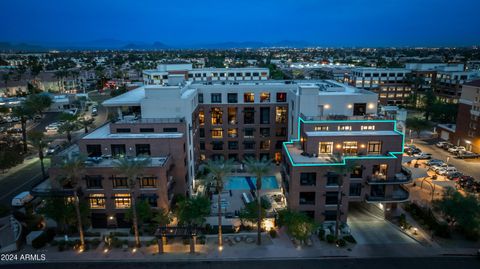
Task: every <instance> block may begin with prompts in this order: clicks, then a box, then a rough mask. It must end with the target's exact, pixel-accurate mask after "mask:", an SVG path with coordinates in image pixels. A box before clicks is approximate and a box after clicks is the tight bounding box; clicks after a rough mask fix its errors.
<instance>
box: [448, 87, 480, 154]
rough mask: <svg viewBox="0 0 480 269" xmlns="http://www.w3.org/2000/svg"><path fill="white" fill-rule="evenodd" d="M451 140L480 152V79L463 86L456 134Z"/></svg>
mask: <svg viewBox="0 0 480 269" xmlns="http://www.w3.org/2000/svg"><path fill="white" fill-rule="evenodd" d="M451 141H452V142H453V143H454V144H456V145H461V146H465V147H466V148H467V150H469V151H473V152H475V153H480V80H474V81H470V82H467V83H465V84H463V86H462V94H461V96H460V99H459V101H458V116H457V124H456V128H455V135H454V137H453V139H451Z"/></svg>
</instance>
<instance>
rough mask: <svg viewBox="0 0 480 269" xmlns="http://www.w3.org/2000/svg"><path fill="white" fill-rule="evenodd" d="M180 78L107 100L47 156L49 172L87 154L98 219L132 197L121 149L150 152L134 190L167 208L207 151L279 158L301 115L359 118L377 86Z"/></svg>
mask: <svg viewBox="0 0 480 269" xmlns="http://www.w3.org/2000/svg"><path fill="white" fill-rule="evenodd" d="M178 82H179V81H178V80H170V79H169V85H145V86H142V87H139V88H136V89H133V90H130V91H128V92H127V93H125V94H122V95H120V96H116V97H113V98H111V99H109V100H107V101H105V102H104V103H103V105H104V106H105V107H107V108H108V109H109V111H113V112H115V119H114V120H112V122H109V123H107V124H106V125H104V126H102V127H100V128H98V129H96V130H94V131H92V132H91V133H90V134H88V135H86V136H84V137H83V138H82V139H80V141H79V143H78V147H76V148H75V149H72V150H70V151H66V152H62V154H63V156H62V155H61V157H60V158H59V159H58V162H55V161H54V162H53V168H52V169H51V171H50V175H51V178H55V177H56V176H57V175H59V174H60V169H59V166H58V165H56V163H58V164H59V163H61V160H63V159H64V158H65V157H64V156H65V154H84V155H87V156H88V160H87V167H86V173H85V175H84V176H83V178H84V180H85V182H83V183H82V189H84V197H85V198H86V199H88V200H89V202H90V206H91V208H92V209H94V210H93V213H92V219H95V220H96V221H95V223H97V224H96V225H97V227H103V226H113V227H120V226H122V225H124V224H125V221H124V214H125V212H126V210H127V207H128V203H129V201H130V197H129V196H128V193H129V192H128V190H126V189H125V184H124V180H125V177H124V176H123V175H121V173H120V171H118V169H116V168H115V159H117V158H119V157H128V158H144V156H145V155H147V156H149V157H150V162H151V163H150V164H149V165H148V167H147V169H146V170H145V175H142V177H141V178H139V184H138V190H137V191H136V192H135V193H138V195H139V196H138V198H139V199H147V201H148V202H149V203H150V204H151V205H152V206H155V205H156V207H162V208H169V206H170V202H171V201H172V198H173V195H174V194H183V195H189V194H191V193H192V192H193V188H192V187H193V185H194V184H195V174H196V172H197V170H198V168H199V165H200V164H201V163H202V162H203V161H204V160H206V159H216V158H220V157H221V156H222V157H224V158H231V159H235V160H237V161H238V162H242V161H243V160H244V159H245V158H246V157H250V156H251V157H255V158H263V157H266V158H270V159H273V160H275V162H277V163H279V164H280V163H282V162H284V161H285V160H284V158H285V153H284V152H283V151H284V146H283V144H284V142H287V141H289V140H291V139H297V138H298V133H299V127H300V128H303V124H304V122H305V121H307V120H322V121H332V120H333V121H334V122H337V121H344V120H347V119H357V120H360V119H361V120H365V119H367V118H368V119H370V118H375V117H376V113H377V99H378V95H377V94H375V93H373V92H370V91H367V90H363V89H358V88H355V87H351V86H348V85H345V84H341V83H338V82H335V81H331V80H318V81H276V80H265V81H211V82H196V81H188V80H187V79H184V80H183V81H181V82H180V83H178ZM332 128H333V127H332ZM378 128H380V127H378ZM362 130H363V129H362ZM365 131H367V129H366V130H365ZM397 142H398V141H397V140H392V141H391V143H397ZM386 143H387V142H386ZM399 147H401V145H399ZM385 150H389V148H388V147H386V146H385ZM395 150H396V149H395ZM391 169H393V170H394V168H393V166H392V168H391ZM395 169H396V168H395ZM393 170H392V171H393ZM395 171H396V170H395ZM387 190H388V189H387ZM292 193H293V192H292ZM292 195H293V194H292ZM117 198H118V199H117ZM292 199H293V198H292ZM92 201H93V202H92ZM97 201H100V202H97ZM93 214H96V215H93Z"/></svg>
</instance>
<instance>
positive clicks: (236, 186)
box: [225, 176, 279, 190]
mask: <svg viewBox="0 0 480 269" xmlns="http://www.w3.org/2000/svg"><path fill="white" fill-rule="evenodd" d="M250 179H251V182H252V183H253V186H256V183H257V179H256V178H255V177H250ZM225 189H226V190H250V189H251V187H250V184H249V183H248V181H247V177H245V176H233V177H229V178H228V179H227V181H226V182H225ZM273 189H279V187H278V183H277V179H276V178H275V176H268V177H262V190H273Z"/></svg>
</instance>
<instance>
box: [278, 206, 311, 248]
mask: <svg viewBox="0 0 480 269" xmlns="http://www.w3.org/2000/svg"><path fill="white" fill-rule="evenodd" d="M278 220H279V224H280V225H281V226H285V227H287V232H288V234H290V235H291V236H293V237H294V238H295V239H297V240H301V241H303V240H306V239H307V238H308V237H309V236H310V235H311V234H312V233H313V231H315V229H316V227H317V225H316V224H315V222H314V221H313V220H312V219H311V218H310V217H308V216H307V215H305V214H304V213H300V212H296V211H293V210H290V209H285V210H282V211H279V212H278Z"/></svg>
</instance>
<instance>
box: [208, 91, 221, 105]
mask: <svg viewBox="0 0 480 269" xmlns="http://www.w3.org/2000/svg"><path fill="white" fill-rule="evenodd" d="M210 97H211V99H212V103H221V102H222V94H221V93H212V94H211V95H210Z"/></svg>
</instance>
